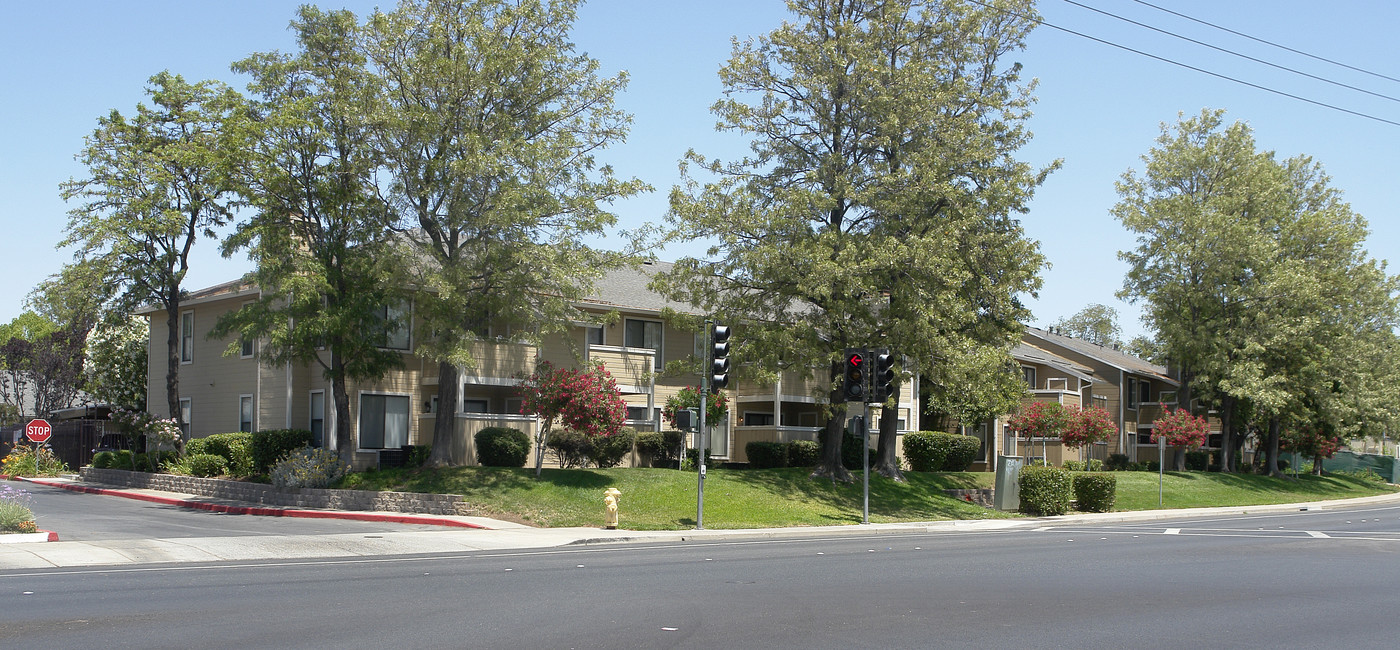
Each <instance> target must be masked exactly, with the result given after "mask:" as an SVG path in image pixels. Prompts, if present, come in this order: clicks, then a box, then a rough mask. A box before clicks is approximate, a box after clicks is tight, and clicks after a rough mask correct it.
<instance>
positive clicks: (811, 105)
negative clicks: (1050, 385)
mask: <svg viewBox="0 0 1400 650" xmlns="http://www.w3.org/2000/svg"><path fill="white" fill-rule="evenodd" d="M789 7H790V8H791V10H792V12H793V14H794V17H793V20H792V21H791V22H786V23H784V24H783V25H782V26H781V27H779V28H777V29H776V30H774V31H773V32H772V33H770V34H768V35H767V36H764V37H761V38H759V39H757V40H753V41H745V42H736V43H735V44H734V48H733V54H732V56H731V58H730V60H729V62H728V63H727V64H726V65H725V66H724V67H723V68H721V70H720V80H721V82H722V83H723V85H724V90H725V98H724V99H721V100H720V101H719V102H717V103H716V104H715V105H714V107H713V108H712V111H713V112H714V113H715V114H716V115H717V116H718V118H719V128H720V129H722V130H735V131H739V132H741V133H743V134H745V135H747V136H749V137H751V138H752V144H751V150H752V153H751V155H749V156H747V157H746V158H744V159H742V160H738V161H732V162H728V163H724V162H720V161H713V162H712V161H709V160H706V159H705V158H704V157H702V156H700V155H699V154H696V153H694V152H692V153H691V154H689V155H688V157H687V165H688V169H690V170H695V169H698V170H699V171H700V173H702V174H706V175H708V176H710V177H712V178H713V180H709V181H708V182H702V181H701V180H700V179H697V178H695V177H692V176H687V183H686V186H685V187H679V188H676V189H675V190H674V191H673V192H672V197H671V208H672V210H671V215H670V218H671V222H672V224H673V225H674V231H673V233H672V235H673V236H674V237H675V238H677V239H688V240H693V239H698V240H707V241H713V242H715V243H714V245H713V246H712V247H711V248H710V249H709V251H708V253H707V255H706V258H705V259H700V258H688V259H683V260H680V261H679V262H678V263H677V264H676V266H675V267H674V272H673V273H671V274H670V275H669V276H666V277H663V278H661V279H660V281H659V283H658V285H657V286H658V287H659V288H661V289H662V290H663V291H665V292H666V293H668V294H670V295H671V296H673V297H675V298H678V299H680V300H684V301H686V302H689V303H692V304H695V305H698V306H699V307H701V308H702V309H704V310H705V311H707V312H709V313H712V314H714V315H715V317H716V318H719V319H722V320H725V321H727V322H738V321H740V320H742V321H744V322H745V324H746V326H745V327H744V328H743V329H742V337H741V338H740V339H739V340H738V341H737V343H736V346H735V352H734V357H735V358H736V359H739V360H740V361H742V362H744V363H749V364H755V365H757V366H759V367H760V368H763V369H766V370H767V371H769V372H773V371H775V370H777V369H781V368H791V369H796V370H798V371H800V372H806V373H812V372H814V371H815V372H816V373H817V379H818V380H819V381H820V382H821V383H822V384H823V385H824V386H828V387H830V392H829V393H827V394H828V395H829V400H830V402H831V404H832V409H833V413H832V417H831V418H830V420H829V422H828V425H827V427H826V429H825V431H823V432H822V434H821V439H822V443H823V445H822V446H823V458H822V462H821V464H820V465H819V466H818V467H817V469H816V470H815V472H814V476H821V477H827V476H829V477H831V478H832V479H834V480H849V479H850V474H849V472H848V471H847V470H846V469H845V468H844V467H843V466H842V464H841V453H840V451H841V450H840V445H841V438H842V435H841V432H842V425H843V421H844V417H843V414H844V410H845V407H844V398H843V397H842V394H841V392H840V387H839V385H838V382H837V378H836V375H837V374H838V373H839V369H840V356H841V353H842V350H843V349H844V348H847V347H881V348H885V347H887V348H890V349H891V350H892V351H893V352H894V353H895V354H896V355H898V357H899V358H902V359H905V360H906V363H905V364H904V367H903V368H901V371H902V372H905V373H909V372H924V373H929V374H939V373H938V371H937V368H936V365H937V364H940V363H953V364H954V365H967V364H965V363H962V362H961V361H959V360H952V361H949V360H948V357H950V356H952V355H959V354H972V355H981V354H984V352H982V351H981V349H982V348H990V349H992V350H994V351H995V354H996V355H998V356H1000V360H993V362H992V363H990V364H987V363H986V362H985V360H979V361H978V362H977V363H976V364H975V365H982V366H987V365H990V366H993V367H1001V366H1003V365H1009V364H1010V357H1009V350H1010V348H1011V347H1012V345H1013V344H1014V342H1015V341H1016V340H1017V339H1018V338H1019V336H1020V325H1019V322H1021V321H1022V320H1024V319H1025V318H1026V317H1027V316H1028V315H1029V314H1028V313H1027V311H1026V309H1025V308H1024V307H1023V306H1022V305H1021V303H1020V302H1019V300H1018V297H1019V296H1020V295H1022V294H1024V293H1026V292H1030V291H1034V290H1035V289H1036V288H1037V287H1038V286H1039V278H1038V275H1037V274H1038V271H1039V270H1040V267H1041V264H1042V258H1041V255H1040V253H1039V250H1038V246H1037V245H1036V244H1035V243H1034V242H1032V241H1030V240H1028V239H1027V238H1026V237H1025V234H1024V232H1023V231H1022V229H1021V226H1020V224H1019V222H1018V221H1017V220H1016V219H1015V218H1013V215H1015V214H1016V213H1019V212H1023V211H1024V210H1025V206H1026V203H1027V202H1028V201H1029V200H1030V197H1031V194H1032V192H1033V191H1034V189H1035V188H1036V187H1037V186H1038V185H1039V184H1040V183H1041V182H1042V180H1043V179H1044V176H1045V174H1046V173H1048V171H1049V170H1035V169H1032V168H1031V167H1030V166H1029V165H1027V164H1026V163H1023V162H1020V161H1018V160H1016V159H1015V158H1014V153H1015V152H1016V150H1017V149H1018V148H1019V147H1021V146H1022V145H1023V144H1025V143H1026V142H1027V141H1028V139H1029V137H1030V134H1029V132H1027V131H1026V130H1025V128H1024V121H1025V119H1026V117H1027V115H1028V109H1029V106H1030V103H1031V101H1032V99H1031V97H1030V95H1029V92H1030V86H1029V85H1028V84H1022V83H1021V81H1020V65H1019V64H1015V63H1008V62H1007V61H1006V60H1005V57H1006V56H1007V55H1008V54H1010V53H1012V52H1015V51H1017V50H1019V49H1021V48H1022V46H1023V43H1024V39H1025V37H1026V35H1027V33H1028V32H1029V31H1030V29H1031V28H1032V27H1033V26H1034V24H1035V23H1034V20H1035V15H1034V10H1033V8H1032V7H1031V3H1030V2H1014V1H1002V2H994V3H972V2H961V1H957V0H946V1H945V0H936V1H930V2H919V1H913V0H902V1H896V2H866V1H861V0H795V1H793V2H789ZM711 238H712V239H711ZM1002 361H1004V362H1005V363H1004V364H1003V363H1001V362H1002ZM953 385H954V384H953V383H941V382H940V383H938V384H936V386H937V387H938V389H940V390H943V389H946V388H951V387H952V386H953ZM998 385H999V386H1010V384H998ZM893 406H894V405H893V404H890V405H888V407H893ZM891 415H892V414H891ZM881 420H882V422H883V423H884V424H883V425H882V435H881V436H880V443H881V444H880V449H879V454H878V462H877V468H878V469H879V470H880V471H881V472H883V473H885V474H888V475H894V476H897V475H898V470H897V467H896V466H895V465H894V461H895V458H894V442H895V440H896V436H894V435H885V434H892V433H893V430H894V426H895V424H896V418H895V417H890V416H888V415H887V416H885V417H882V418H881Z"/></svg>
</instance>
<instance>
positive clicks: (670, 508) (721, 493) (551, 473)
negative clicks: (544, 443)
mask: <svg viewBox="0 0 1400 650" xmlns="http://www.w3.org/2000/svg"><path fill="white" fill-rule="evenodd" d="M809 473H810V470H808V469H799V468H787V469H771V470H724V469H714V470H709V471H708V472H707V473H706V476H705V527H706V528H768V527H787V526H827V525H834V524H858V523H860V521H861V504H862V489H861V482H860V480H859V474H856V477H857V480H856V481H855V482H853V483H849V484H842V483H837V484H835V485H833V484H832V483H831V481H822V480H812V479H810V478H808V474H809ZM906 476H907V477H908V478H909V481H908V483H896V482H894V481H891V480H888V479H886V478H884V477H882V476H878V475H875V476H872V477H871V479H870V521H871V522H894V521H933V520H940V519H985V518H992V517H1005V516H1009V515H1006V514H1002V513H997V512H993V511H990V510H987V509H986V508H983V507H981V506H978V505H975V504H971V503H965V502H963V501H959V500H958V499H954V498H951V497H948V496H945V495H944V494H943V490H945V489H957V488H977V487H991V483H992V480H993V476H992V475H991V474H987V473H974V472H963V473H949V474H922V473H917V472H909V473H907V474H906ZM342 487H346V488H356V489H368V490H395V491H403V492H437V493H446V494H460V495H462V496H463V497H465V499H466V501H467V502H469V503H472V504H475V505H477V506H479V507H480V508H481V510H482V514H484V515H486V516H492V517H499V518H505V519H511V520H516V521H521V522H524V523H527V524H531V525H536V526H550V527H561V526H599V525H602V523H603V490H606V489H607V488H610V487H615V488H617V489H618V490H619V491H620V492H622V496H621V497H620V498H619V513H620V517H619V521H620V526H621V527H622V528H629V529H633V530H677V529H685V528H693V527H694V526H695V501H696V499H695V490H696V475H695V474H694V473H693V472H680V471H676V470H672V469H652V468H616V469H602V470H600V469H546V470H544V475H543V477H542V478H541V479H540V480H539V481H536V480H535V478H534V471H533V470H528V469H503V468H491V467H455V468H447V469H441V470H431V469H423V470H384V471H377V472H366V473H363V474H352V475H351V476H349V477H347V479H346V480H345V482H344V483H343V484H342Z"/></svg>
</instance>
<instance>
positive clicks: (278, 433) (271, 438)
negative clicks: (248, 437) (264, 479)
mask: <svg viewBox="0 0 1400 650" xmlns="http://www.w3.org/2000/svg"><path fill="white" fill-rule="evenodd" d="M314 441H315V437H314V436H313V435H312V434H311V432H310V431H307V430H306V429H266V430H263V431H254V432H253V433H252V442H251V444H250V448H251V450H252V460H253V472H252V473H254V474H266V473H267V472H269V471H270V470H271V469H272V466H273V464H274V463H276V462H277V461H278V460H281V459H282V457H283V456H286V455H287V453H288V452H291V451H295V450H297V449H301V448H302V447H310V446H311V443H312V442H314Z"/></svg>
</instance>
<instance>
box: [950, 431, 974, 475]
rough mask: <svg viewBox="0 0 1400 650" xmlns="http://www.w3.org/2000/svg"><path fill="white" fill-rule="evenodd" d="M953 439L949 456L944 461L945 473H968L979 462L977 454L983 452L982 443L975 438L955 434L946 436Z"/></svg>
mask: <svg viewBox="0 0 1400 650" xmlns="http://www.w3.org/2000/svg"><path fill="white" fill-rule="evenodd" d="M945 435H948V436H949V437H950V438H952V440H951V443H950V447H949V449H948V455H947V457H946V459H944V461H943V471H945V472H966V471H967V468H969V467H971V466H972V462H973V461H975V460H977V452H979V451H982V441H981V440H979V439H978V438H977V437H975V436H964V435H959V434H955V433H950V434H945Z"/></svg>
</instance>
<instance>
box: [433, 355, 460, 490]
mask: <svg viewBox="0 0 1400 650" xmlns="http://www.w3.org/2000/svg"><path fill="white" fill-rule="evenodd" d="M459 380H460V377H458V375H457V365H456V364H454V363H452V362H451V361H439V362H438V406H437V417H435V418H433V450H432V452H431V454H430V455H429V456H428V463H427V464H428V466H429V467H449V466H451V465H452V443H453V437H454V436H455V435H456V428H457V391H458V390H460V387H459V386H458V383H459Z"/></svg>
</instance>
